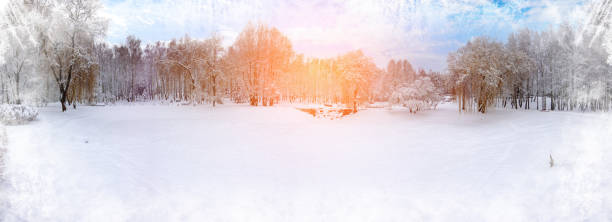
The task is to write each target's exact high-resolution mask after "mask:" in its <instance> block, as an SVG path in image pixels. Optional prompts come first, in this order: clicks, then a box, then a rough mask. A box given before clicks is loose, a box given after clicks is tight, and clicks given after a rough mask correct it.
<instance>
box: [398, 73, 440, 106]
mask: <svg viewBox="0 0 612 222" xmlns="http://www.w3.org/2000/svg"><path fill="white" fill-rule="evenodd" d="M440 100H441V97H440V94H439V93H438V90H437V89H436V87H435V86H434V84H433V83H432V82H431V80H430V78H429V77H428V76H425V75H420V76H418V77H417V79H416V80H414V82H412V83H410V84H403V86H401V87H399V88H398V89H397V90H395V91H394V92H393V93H392V94H391V96H390V97H389V104H390V105H391V106H393V105H401V106H403V107H406V108H408V109H409V110H410V113H416V112H418V111H421V110H428V109H435V108H436V107H437V106H438V103H439V102H440Z"/></svg>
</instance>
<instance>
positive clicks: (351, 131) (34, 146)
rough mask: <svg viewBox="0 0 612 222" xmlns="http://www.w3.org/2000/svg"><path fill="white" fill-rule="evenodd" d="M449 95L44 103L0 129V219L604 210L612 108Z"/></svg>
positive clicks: (433, 217) (572, 217) (581, 214)
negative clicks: (64, 108) (552, 107)
mask: <svg viewBox="0 0 612 222" xmlns="http://www.w3.org/2000/svg"><path fill="white" fill-rule="evenodd" d="M455 106H456V105H454V104H442V105H440V106H439V108H438V110H430V111H424V112H420V113H418V114H409V113H408V111H398V110H395V111H394V110H388V109H367V110H361V111H360V112H359V113H357V114H355V115H350V116H348V117H345V118H342V119H337V120H328V119H319V118H313V117H312V116H311V115H309V114H307V113H304V112H301V111H299V110H297V109H295V108H293V107H291V106H289V105H280V106H275V107H250V106H248V105H236V104H227V105H221V106H217V107H215V108H213V107H209V106H195V107H194V106H168V105H154V104H137V105H117V106H104V107H102V106H96V107H86V106H80V107H77V110H73V109H72V108H70V109H69V110H68V112H66V113H62V112H60V109H59V107H57V106H51V107H46V108H43V109H41V110H40V115H39V118H38V120H36V121H33V122H30V123H29V124H27V125H20V126H6V131H7V134H8V151H7V153H6V161H5V162H6V164H5V165H6V167H5V172H4V174H5V185H3V186H2V188H3V189H2V193H0V201H5V204H1V203H0V206H1V207H3V208H4V209H0V212H1V213H0V216H3V217H4V220H5V221H611V220H612V183H611V182H612V145H611V144H612V140H611V137H612V129H611V128H610V127H611V125H612V118H611V115H610V114H606V113H574V112H539V111H510V110H493V111H492V112H491V113H489V114H486V115H481V114H465V113H464V114H461V113H458V112H457V110H456V107H455ZM549 154H552V156H553V158H554V161H555V166H554V167H552V168H551V167H549ZM2 196H3V197H2ZM2 198H4V200H2ZM0 219H1V218H0Z"/></svg>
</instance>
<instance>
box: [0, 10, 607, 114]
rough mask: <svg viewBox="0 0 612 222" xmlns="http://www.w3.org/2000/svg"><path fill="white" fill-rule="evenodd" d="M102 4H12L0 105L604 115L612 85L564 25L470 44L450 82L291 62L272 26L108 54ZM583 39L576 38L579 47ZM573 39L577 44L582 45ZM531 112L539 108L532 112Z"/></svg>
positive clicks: (330, 61) (130, 41) (343, 59)
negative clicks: (445, 97) (288, 106)
mask: <svg viewBox="0 0 612 222" xmlns="http://www.w3.org/2000/svg"><path fill="white" fill-rule="evenodd" d="M99 9H100V3H99V2H98V1H86V0H44V1H43V0H38V1H37V0H32V1H23V0H9V1H8V7H6V9H5V11H4V12H2V13H3V14H2V16H3V19H2V21H3V24H1V25H0V28H2V29H3V30H2V32H3V33H7V34H8V35H3V36H0V38H1V39H0V40H1V41H0V44H2V45H1V46H2V47H3V48H4V50H3V52H2V56H1V57H0V65H1V66H0V84H1V85H0V97H1V98H0V101H1V102H2V103H15V104H19V103H23V102H26V103H34V104H45V103H48V102H53V101H59V102H60V103H61V104H62V110H66V109H67V106H73V107H75V108H76V105H77V104H96V103H114V102H117V101H128V102H134V101H149V100H163V101H172V102H182V103H189V104H202V103H208V104H211V105H213V106H215V105H217V104H219V103H222V102H223V99H230V100H231V101H233V102H236V103H249V104H251V105H253V106H260V105H262V106H270V105H274V104H276V103H278V102H301V103H319V104H344V105H346V106H349V107H352V108H353V109H356V108H357V106H359V105H364V104H367V103H372V102H376V101H389V102H390V103H391V104H397V105H403V106H406V107H408V108H409V109H410V110H411V111H415V112H416V111H418V110H422V109H430V108H434V107H435V106H436V104H437V103H438V102H439V101H440V100H441V99H442V97H441V95H442V94H449V95H454V96H455V97H456V98H457V103H458V104H459V108H460V110H465V111H480V112H483V113H484V112H486V110H487V107H491V106H509V107H513V108H524V109H542V110H547V109H550V110H572V109H580V110H608V109H609V108H610V105H611V101H610V100H611V96H610V95H611V94H612V88H611V78H610V74H609V73H610V66H609V65H608V63H607V61H606V58H607V54H606V52H605V51H603V49H601V48H602V47H597V44H598V42H597V41H601V40H596V39H595V40H593V41H588V43H587V41H579V40H580V39H584V38H587V37H588V36H584V35H588V33H580V34H579V32H577V31H576V30H577V28H575V27H572V26H570V25H563V26H560V27H559V28H558V29H551V30H549V31H543V32H535V31H530V30H522V31H519V32H517V33H513V34H511V35H510V36H509V38H508V41H507V42H506V43H501V42H497V41H494V40H492V39H490V38H487V37H476V38H473V39H472V40H471V41H469V42H468V43H467V44H466V45H465V46H463V47H462V48H460V49H459V50H457V52H454V53H451V54H450V55H449V57H448V73H438V72H432V71H428V72H426V71H424V70H422V69H416V70H415V69H414V68H413V66H412V64H410V62H409V61H407V60H391V61H389V63H388V65H387V66H386V67H385V68H384V69H381V68H378V67H377V66H376V65H375V64H374V62H373V61H372V59H371V58H370V57H368V56H366V55H365V54H364V53H363V52H362V51H360V50H357V51H352V52H347V53H345V54H342V55H339V56H337V57H333V58H308V57H305V56H304V55H302V54H298V53H296V52H295V51H294V50H293V48H292V44H291V41H290V39H288V38H287V37H286V36H285V35H284V34H283V33H281V32H280V31H279V30H278V29H276V28H274V27H269V26H267V25H265V24H252V23H250V24H248V25H247V26H246V27H245V28H244V29H243V30H242V32H241V33H240V34H239V35H238V37H237V38H236V39H235V40H234V42H233V43H232V44H231V45H230V46H229V47H223V45H222V40H223V39H222V38H221V37H219V36H217V35H214V34H213V35H212V36H210V37H208V38H204V39H199V38H192V37H190V36H189V35H185V36H183V37H181V38H178V39H172V40H170V41H163V42H162V41H159V42H155V43H147V44H145V43H143V42H142V41H141V40H140V39H138V37H136V36H128V37H127V38H126V40H125V42H123V43H122V44H118V45H109V44H107V43H104V42H103V41H102V39H104V37H105V30H106V21H104V19H102V18H101V17H100V15H99ZM581 35H583V36H581ZM579 38H580V39H579ZM531 104H535V107H533V105H531Z"/></svg>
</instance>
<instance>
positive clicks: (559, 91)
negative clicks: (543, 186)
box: [448, 24, 612, 113]
mask: <svg viewBox="0 0 612 222" xmlns="http://www.w3.org/2000/svg"><path fill="white" fill-rule="evenodd" d="M578 30H579V28H578V27H576V26H573V25H570V24H562V25H560V26H559V27H557V28H555V29H550V30H546V31H541V32H536V31H532V30H528V29H523V30H520V31H518V32H515V33H512V34H511V35H510V36H509V37H508V41H507V42H506V43H505V44H503V43H500V42H497V41H495V40H492V39H490V38H487V37H477V38H474V39H472V40H471V41H469V42H468V43H467V44H466V45H465V46H463V47H461V48H459V49H458V50H457V51H456V52H454V53H451V54H450V55H449V56H448V69H449V72H450V73H451V75H452V78H453V82H454V91H455V92H456V95H457V97H458V98H457V99H458V101H459V103H458V104H459V109H460V110H462V111H473V110H477V111H478V112H482V113H485V112H486V111H487V109H488V107H491V106H502V107H506V106H511V107H512V108H515V109H518V108H524V109H530V108H532V105H533V106H535V107H533V108H535V109H539V110H580V111H587V110H588V111H607V110H610V108H611V107H612V78H611V76H610V73H612V72H611V71H612V66H610V65H609V64H608V63H607V62H606V59H607V57H608V55H609V54H608V53H606V52H605V50H604V49H603V47H591V44H594V45H595V46H597V45H601V44H602V43H601V42H602V41H603V40H604V39H602V38H591V37H593V34H592V33H588V32H585V33H580V32H579V31H578ZM581 39H592V41H591V42H588V41H580V40H581Z"/></svg>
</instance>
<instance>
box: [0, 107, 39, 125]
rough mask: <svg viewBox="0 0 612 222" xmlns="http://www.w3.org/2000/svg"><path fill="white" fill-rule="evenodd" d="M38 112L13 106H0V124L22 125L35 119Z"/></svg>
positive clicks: (30, 108)
mask: <svg viewBox="0 0 612 222" xmlns="http://www.w3.org/2000/svg"><path fill="white" fill-rule="evenodd" d="M37 116H38V111H36V109H34V108H32V107H29V106H24V105H13V104H2V105H0V122H2V123H4V124H8V125H14V124H23V123H26V122H29V121H32V120H34V119H36V117H37Z"/></svg>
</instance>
